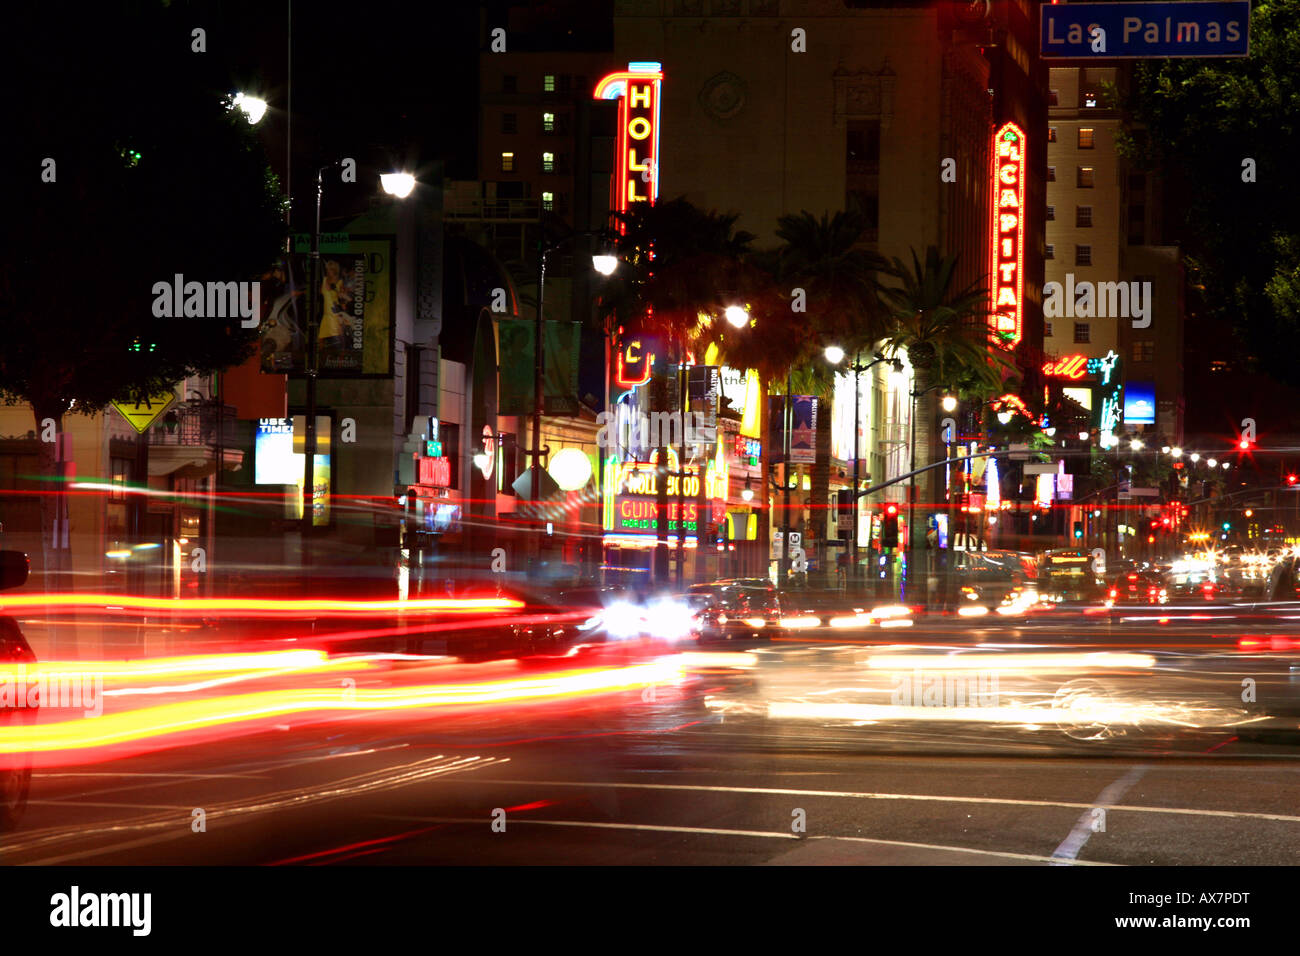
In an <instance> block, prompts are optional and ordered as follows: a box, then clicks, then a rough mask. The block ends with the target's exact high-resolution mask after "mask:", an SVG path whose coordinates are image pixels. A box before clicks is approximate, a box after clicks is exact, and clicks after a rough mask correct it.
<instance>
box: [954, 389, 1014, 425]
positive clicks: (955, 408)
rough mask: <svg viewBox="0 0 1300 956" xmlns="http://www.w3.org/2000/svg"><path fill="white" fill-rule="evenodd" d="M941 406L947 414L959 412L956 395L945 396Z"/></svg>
mask: <svg viewBox="0 0 1300 956" xmlns="http://www.w3.org/2000/svg"><path fill="white" fill-rule="evenodd" d="M939 404H940V405H941V406H942V407H943V410H944V411H945V412H953V411H956V410H957V396H956V395H945V396H944V397H943V399H942V400H941V401H940V403H939ZM1003 424H1006V423H1005V422H1003Z"/></svg>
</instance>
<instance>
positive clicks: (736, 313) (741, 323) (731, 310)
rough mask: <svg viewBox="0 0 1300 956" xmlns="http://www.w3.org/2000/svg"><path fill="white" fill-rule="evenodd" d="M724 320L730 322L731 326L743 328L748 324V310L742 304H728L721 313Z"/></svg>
mask: <svg viewBox="0 0 1300 956" xmlns="http://www.w3.org/2000/svg"><path fill="white" fill-rule="evenodd" d="M723 316H725V318H726V320H727V321H728V322H730V323H731V325H732V327H733V328H737V329H743V328H744V327H745V326H746V325H748V324H749V310H748V309H746V308H745V307H744V306H743V305H729V306H727V310H726V311H725V312H724V313H723Z"/></svg>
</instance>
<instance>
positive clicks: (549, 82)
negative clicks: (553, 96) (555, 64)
mask: <svg viewBox="0 0 1300 956" xmlns="http://www.w3.org/2000/svg"><path fill="white" fill-rule="evenodd" d="M542 92H543V93H554V92H555V74H554V73H547V74H546V75H545V76H543V77H542Z"/></svg>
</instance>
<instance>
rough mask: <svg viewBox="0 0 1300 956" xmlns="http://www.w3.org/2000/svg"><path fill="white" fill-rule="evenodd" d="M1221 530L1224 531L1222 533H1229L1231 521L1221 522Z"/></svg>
mask: <svg viewBox="0 0 1300 956" xmlns="http://www.w3.org/2000/svg"><path fill="white" fill-rule="evenodd" d="M1223 530H1224V531H1231V530H1232V522H1231V521H1225V522H1223Z"/></svg>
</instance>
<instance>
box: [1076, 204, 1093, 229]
mask: <svg viewBox="0 0 1300 956" xmlns="http://www.w3.org/2000/svg"><path fill="white" fill-rule="evenodd" d="M1074 224H1075V225H1076V226H1078V227H1080V228H1086V227H1089V226H1091V225H1092V207H1091V206H1075V207H1074Z"/></svg>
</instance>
